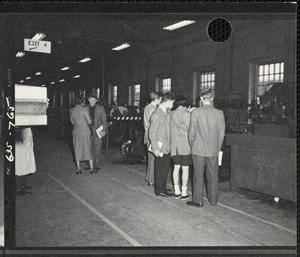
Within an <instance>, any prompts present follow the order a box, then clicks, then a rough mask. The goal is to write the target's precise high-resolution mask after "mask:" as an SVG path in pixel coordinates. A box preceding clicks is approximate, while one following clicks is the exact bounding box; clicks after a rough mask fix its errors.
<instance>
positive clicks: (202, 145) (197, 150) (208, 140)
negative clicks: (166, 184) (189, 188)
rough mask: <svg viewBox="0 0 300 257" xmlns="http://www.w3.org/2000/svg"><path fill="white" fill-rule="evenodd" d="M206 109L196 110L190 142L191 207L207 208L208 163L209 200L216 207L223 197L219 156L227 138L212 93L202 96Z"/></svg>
mask: <svg viewBox="0 0 300 257" xmlns="http://www.w3.org/2000/svg"><path fill="white" fill-rule="evenodd" d="M201 101H202V103H203V106H202V107H200V108H197V109H195V110H194V111H193V112H192V115H191V122H190V128H189V135H188V138H189V143H190V147H191V154H192V158H193V164H194V174H193V194H192V201H188V202H187V204H188V205H190V206H195V207H202V206H203V188H204V181H203V175H204V164H206V183H207V198H208V200H209V202H210V204H211V205H216V204H217V201H218V196H219V185H218V154H219V152H220V150H221V146H222V143H223V139H224V135H225V119H224V114H223V111H221V110H218V109H216V108H214V107H213V106H212V101H213V94H212V91H211V90H205V91H203V92H202V93H201Z"/></svg>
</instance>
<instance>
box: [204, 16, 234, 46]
mask: <svg viewBox="0 0 300 257" xmlns="http://www.w3.org/2000/svg"><path fill="white" fill-rule="evenodd" d="M231 31H232V29H231V25H230V23H229V21H227V20H226V19H224V18H216V19H213V20H211V21H210V22H209V24H208V26H207V34H208V36H209V37H210V39H212V40H213V41H216V42H224V41H226V40H227V39H228V38H229V37H230V35H231Z"/></svg>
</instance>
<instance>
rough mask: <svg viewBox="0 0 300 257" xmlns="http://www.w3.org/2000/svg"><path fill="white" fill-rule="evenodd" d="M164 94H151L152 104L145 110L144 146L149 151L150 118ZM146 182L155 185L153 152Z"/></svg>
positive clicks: (150, 156)
mask: <svg viewBox="0 0 300 257" xmlns="http://www.w3.org/2000/svg"><path fill="white" fill-rule="evenodd" d="M162 96H163V94H162V93H160V92H151V93H150V98H151V103H149V104H148V105H147V106H146V107H145V109H144V128H145V134H144V144H145V145H146V146H147V149H148V148H149V146H150V140H149V126H150V117H151V115H152V113H153V112H154V111H155V109H156V108H157V106H158V105H159V104H160V103H161V99H162ZM146 181H147V182H148V185H149V186H150V185H153V184H154V155H153V153H152V152H150V151H148V165H147V172H146Z"/></svg>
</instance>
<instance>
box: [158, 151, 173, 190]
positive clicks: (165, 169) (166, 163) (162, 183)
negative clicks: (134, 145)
mask: <svg viewBox="0 0 300 257" xmlns="http://www.w3.org/2000/svg"><path fill="white" fill-rule="evenodd" d="M169 169H170V155H169V154H164V155H163V156H162V157H156V156H155V159H154V192H155V194H156V195H159V194H160V193H166V192H167V179H168V174H169Z"/></svg>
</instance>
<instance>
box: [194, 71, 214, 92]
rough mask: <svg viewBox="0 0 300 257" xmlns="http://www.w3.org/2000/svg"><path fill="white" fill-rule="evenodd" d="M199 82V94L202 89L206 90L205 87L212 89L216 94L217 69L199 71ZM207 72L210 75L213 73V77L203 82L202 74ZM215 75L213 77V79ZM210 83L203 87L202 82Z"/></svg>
mask: <svg viewBox="0 0 300 257" xmlns="http://www.w3.org/2000/svg"><path fill="white" fill-rule="evenodd" d="M198 74H199V82H198V90H199V95H200V93H201V91H203V90H205V89H210V90H212V92H213V95H214V94H215V89H216V77H217V76H216V70H215V69H205V70H201V71H199V73H198ZM206 74H207V76H208V77H209V75H211V78H210V79H209V80H207V81H204V82H202V76H205V75H206ZM212 77H213V79H212ZM204 83H206V84H208V87H204V88H202V84H204Z"/></svg>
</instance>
